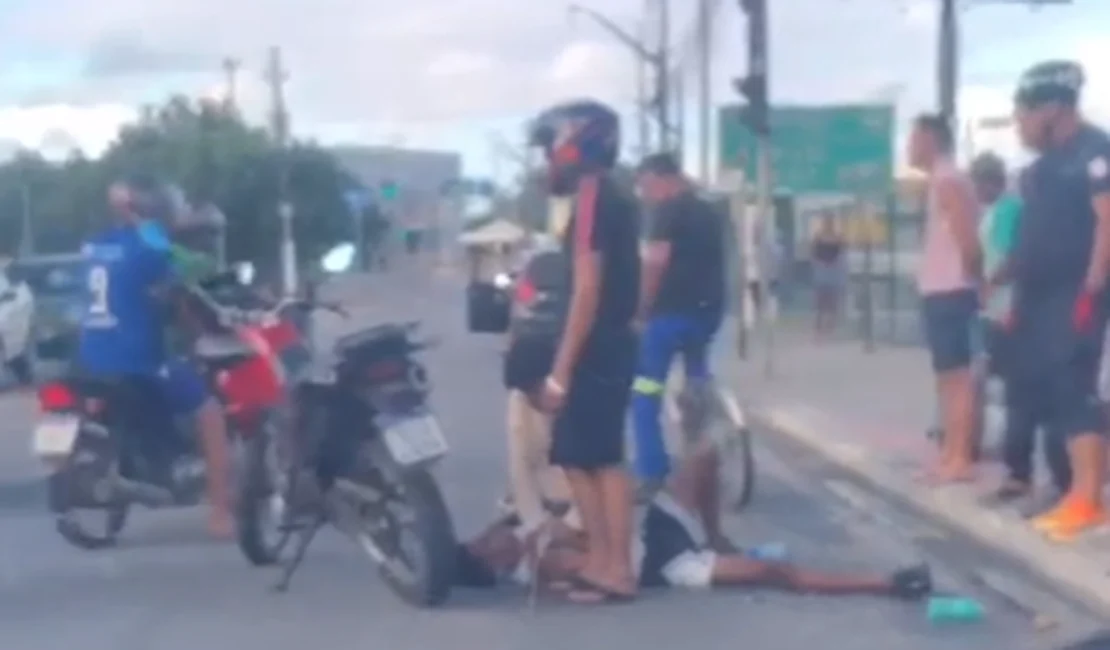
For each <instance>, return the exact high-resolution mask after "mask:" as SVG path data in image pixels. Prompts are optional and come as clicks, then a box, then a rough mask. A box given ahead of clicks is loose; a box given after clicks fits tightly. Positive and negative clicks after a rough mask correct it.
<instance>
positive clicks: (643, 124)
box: [636, 12, 651, 157]
mask: <svg viewBox="0 0 1110 650" xmlns="http://www.w3.org/2000/svg"><path fill="white" fill-rule="evenodd" d="M645 13H646V12H645ZM638 35H639V40H640V42H643V41H644V40H645V38H646V37H647V33H646V30H645V29H644V23H643V22H641V24H640V30H639V32H638ZM647 108H648V65H647V62H645V61H644V60H643V59H642V58H640V57H637V58H636V126H637V127H638V131H639V140H638V144H639V145H640V156H641V157H643V156H646V155H648V154H649V153H651V132H650V130H649V126H648V115H647Z"/></svg>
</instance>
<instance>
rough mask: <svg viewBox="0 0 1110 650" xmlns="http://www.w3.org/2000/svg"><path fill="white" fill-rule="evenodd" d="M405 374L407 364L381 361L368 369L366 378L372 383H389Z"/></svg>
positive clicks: (396, 361)
mask: <svg viewBox="0 0 1110 650" xmlns="http://www.w3.org/2000/svg"><path fill="white" fill-rule="evenodd" d="M404 373H405V363H404V362H403V361H399V360H396V359H391V360H389V361H379V362H377V363H375V364H372V365H371V366H370V367H368V368H367V369H366V378H367V379H369V380H371V381H377V382H381V381H389V380H392V379H397V378H399V377H401V375H403V374H404Z"/></svg>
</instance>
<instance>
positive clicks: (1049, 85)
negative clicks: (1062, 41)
mask: <svg viewBox="0 0 1110 650" xmlns="http://www.w3.org/2000/svg"><path fill="white" fill-rule="evenodd" d="M1084 81H1085V78H1084V74H1083V68H1082V66H1080V65H1079V64H1078V63H1075V62H1073V61H1044V62H1042V63H1038V64H1036V65H1034V66H1033V67H1031V68H1029V69H1028V70H1026V71H1025V73H1024V74H1022V75H1021V77H1020V78H1019V79H1018V87H1017V90H1016V91H1015V92H1014V106H1015V108H1016V109H1017V111H1016V113H1017V121H1018V129H1019V131H1020V135H1021V137H1022V140H1023V141H1024V142H1025V144H1027V145H1029V146H1032V147H1034V148H1036V149H1042V148H1044V147H1045V146H1048V145H1049V144H1050V143H1051V142H1052V141H1053V140H1055V131H1056V129H1057V124H1058V123H1059V122H1060V121H1061V119H1062V118H1066V119H1070V118H1072V117H1073V116H1074V115H1075V112H1076V108H1077V107H1078V106H1079V99H1080V95H1081V94H1082V90H1083V83H1084Z"/></svg>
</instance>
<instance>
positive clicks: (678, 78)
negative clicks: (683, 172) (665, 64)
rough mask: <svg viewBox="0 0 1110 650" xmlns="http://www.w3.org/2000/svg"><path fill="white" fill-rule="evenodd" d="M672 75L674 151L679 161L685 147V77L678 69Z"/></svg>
mask: <svg viewBox="0 0 1110 650" xmlns="http://www.w3.org/2000/svg"><path fill="white" fill-rule="evenodd" d="M676 72H677V73H676V74H675V76H674V81H673V82H672V86H673V88H674V152H675V155H676V156H677V157H678V160H679V162H680V163H681V162H682V160H683V153H684V151H685V149H686V79H685V78H684V77H683V75H682V71H681V70H678V71H676Z"/></svg>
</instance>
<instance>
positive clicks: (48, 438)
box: [33, 415, 81, 457]
mask: <svg viewBox="0 0 1110 650" xmlns="http://www.w3.org/2000/svg"><path fill="white" fill-rule="evenodd" d="M80 428H81V421H80V419H78V418H77V417H76V416H72V415H48V416H46V417H44V418H43V419H42V420H40V421H39V424H38V426H37V427H35V435H34V438H33V447H34V451H35V454H36V455H38V456H43V457H57V456H68V455H69V452H70V451H71V450H72V449H73V443H74V442H75V441H76V440H77V432H78V430H79V429H80Z"/></svg>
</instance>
